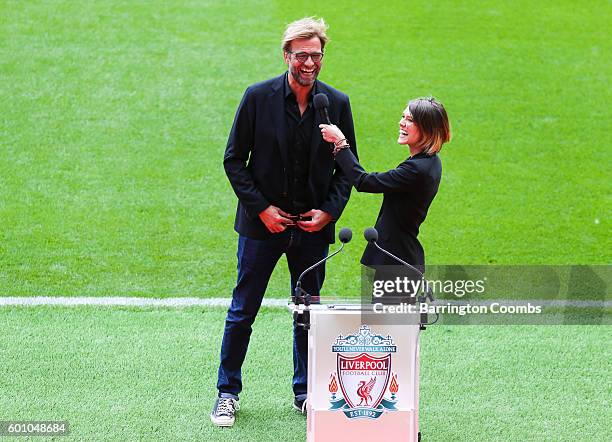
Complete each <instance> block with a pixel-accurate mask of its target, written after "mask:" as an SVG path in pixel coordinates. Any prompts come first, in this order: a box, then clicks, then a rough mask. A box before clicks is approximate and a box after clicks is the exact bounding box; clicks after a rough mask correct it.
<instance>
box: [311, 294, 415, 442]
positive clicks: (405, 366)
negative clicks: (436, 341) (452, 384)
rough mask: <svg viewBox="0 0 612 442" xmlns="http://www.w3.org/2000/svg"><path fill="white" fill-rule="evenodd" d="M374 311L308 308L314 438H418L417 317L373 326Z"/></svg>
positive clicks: (335, 306) (337, 306) (343, 307)
mask: <svg viewBox="0 0 612 442" xmlns="http://www.w3.org/2000/svg"><path fill="white" fill-rule="evenodd" d="M368 309H370V311H367V310H368ZM371 309H372V306H364V305H351V304H328V305H322V304H317V305H311V306H310V328H309V331H308V401H307V405H306V407H307V440H308V441H309V442H310V441H312V442H314V441H316V442H324V441H334V442H341V441H351V442H358V441H368V442H371V441H372V440H380V439H381V438H385V437H387V438H390V439H392V440H394V441H415V442H416V441H418V440H420V435H419V414H418V409H419V334H420V324H419V316H418V314H415V315H414V317H413V318H411V319H410V320H409V321H406V320H405V319H406V318H405V317H404V318H403V319H402V321H401V322H402V323H401V324H399V323H393V321H388V322H391V323H388V324H383V325H375V323H376V321H372V324H371V325H369V324H368V323H367V322H368V321H367V320H364V318H366V319H367V318H368V317H373V316H374V315H372V316H368V314H372V311H371ZM364 313H365V314H364ZM396 322H398V321H396Z"/></svg>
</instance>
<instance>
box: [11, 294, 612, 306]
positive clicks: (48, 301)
mask: <svg viewBox="0 0 612 442" xmlns="http://www.w3.org/2000/svg"><path fill="white" fill-rule="evenodd" d="M356 301H357V302H358V300H357V299H355V300H353V302H352V303H353V304H355V302H356ZM230 302H231V299H230V298H138V297H120V296H117V297H114V296H106V297H94V296H74V297H70V296H57V297H55V296H31V297H20V296H6V297H3V296H0V307H3V306H45V305H56V306H80V305H82V306H108V307H121V306H125V307H175V308H180V307H198V306H202V307H229V305H230ZM492 302H498V303H499V304H502V305H525V304H526V303H527V302H529V303H531V304H533V305H541V306H545V307H574V308H608V309H609V308H612V301H603V300H602V301H564V300H539V299H525V300H509V299H499V300H491V301H476V300H474V301H473V302H470V304H471V305H490V304H491V303H492ZM334 303H336V304H342V302H338V301H337V300H335V302H334ZM467 303H468V302H467V301H463V300H458V299H457V300H437V301H436V302H435V303H434V304H440V305H443V304H452V305H465V304H467ZM288 304H289V299H278V298H269V299H264V300H263V303H262V306H263V307H272V308H287V305H288Z"/></svg>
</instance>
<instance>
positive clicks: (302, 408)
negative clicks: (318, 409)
mask: <svg viewBox="0 0 612 442" xmlns="http://www.w3.org/2000/svg"><path fill="white" fill-rule="evenodd" d="M293 408H295V409H296V410H297V411H299V412H300V413H302V414H306V399H297V398H295V399H294V400H293Z"/></svg>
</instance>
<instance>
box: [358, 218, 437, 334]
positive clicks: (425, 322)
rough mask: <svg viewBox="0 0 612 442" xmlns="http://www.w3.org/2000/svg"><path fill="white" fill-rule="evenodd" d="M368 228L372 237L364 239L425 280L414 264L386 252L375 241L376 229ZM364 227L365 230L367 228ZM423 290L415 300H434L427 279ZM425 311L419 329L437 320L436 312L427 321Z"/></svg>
mask: <svg viewBox="0 0 612 442" xmlns="http://www.w3.org/2000/svg"><path fill="white" fill-rule="evenodd" d="M369 229H371V231H372V232H373V233H374V237H370V238H369V237H367V236H366V240H367V241H368V242H370V243H372V244H374V246H375V247H376V248H377V249H378V250H380V251H381V252H383V253H384V254H385V255H387V256H388V257H390V258H392V259H394V260H395V261H397V262H399V263H401V264H402V265H404V266H406V267H408V268H409V269H410V270H412V271H414V272H416V274H417V275H418V276H419V278H421V280H423V281H425V277H424V275H423V272H421V271H420V270H419V269H417V268H416V267H415V266H413V265H411V264H408V263H407V262H406V261H404V260H403V259H401V258H399V257H397V256H395V255H394V254H393V253H391V252H388V251H387V250H385V249H383V248H382V247H381V246H379V245H378V243H377V242H376V241H377V240H378V232H376V229H375V228H373V227H370V228H369ZM369 229H366V232H367V231H368V230H369ZM365 235H366V233H365V232H364V236H365ZM423 290H424V293H425V294H424V295H421V296H418V297H417V300H418V301H419V303H421V304H423V303H425V302H426V301H427V300H428V299H429V301H430V302H434V297H433V291H432V290H431V288H430V287H429V284H427V281H425V285H424V287H423ZM427 316H428V315H427V312H422V313H421V319H420V321H419V328H420V329H421V330H425V329H426V328H427V327H426V326H427V325H431V324H435V323H436V322H437V321H438V318H439V314H438V313H436V320H435V321H434V322H432V323H430V322H428V321H429V320H428V317H427Z"/></svg>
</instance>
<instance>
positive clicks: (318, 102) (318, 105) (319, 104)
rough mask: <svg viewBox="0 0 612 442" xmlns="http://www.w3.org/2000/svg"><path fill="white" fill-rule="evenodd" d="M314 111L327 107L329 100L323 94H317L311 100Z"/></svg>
mask: <svg viewBox="0 0 612 442" xmlns="http://www.w3.org/2000/svg"><path fill="white" fill-rule="evenodd" d="M312 101H313V103H314V107H315V109H317V110H318V109H323V108H326V107H328V106H329V99H328V98H327V95H325V94H324V93H322V92H321V93H319V94H317V95H315V96H314V98H313V99H312Z"/></svg>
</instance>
